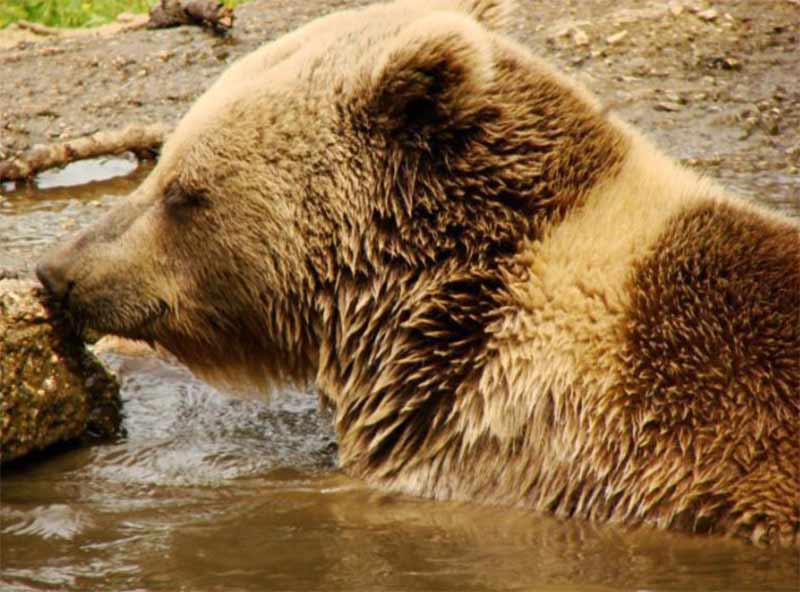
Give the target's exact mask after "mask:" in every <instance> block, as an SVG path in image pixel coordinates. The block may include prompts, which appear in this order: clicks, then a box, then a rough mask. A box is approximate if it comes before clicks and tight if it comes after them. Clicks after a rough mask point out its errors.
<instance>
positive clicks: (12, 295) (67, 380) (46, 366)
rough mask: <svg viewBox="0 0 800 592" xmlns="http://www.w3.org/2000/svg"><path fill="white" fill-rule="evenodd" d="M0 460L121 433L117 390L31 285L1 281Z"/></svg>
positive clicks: (35, 287) (107, 374)
mask: <svg viewBox="0 0 800 592" xmlns="http://www.w3.org/2000/svg"><path fill="white" fill-rule="evenodd" d="M0 393H2V394H1V395H0V421H1V422H2V423H1V424H0V427H1V428H2V434H1V435H0V462H8V461H10V460H14V459H17V458H19V457H21V456H24V455H26V454H28V453H30V452H33V451H36V450H41V449H44V448H46V447H48V446H50V445H52V444H55V443H58V442H64V441H68V440H74V439H78V438H110V437H113V436H114V435H116V434H117V433H118V432H119V429H120V422H121V402H120V397H119V385H118V383H117V381H116V379H115V378H114V376H113V375H111V374H110V373H109V372H108V371H107V370H106V369H105V368H104V367H103V365H102V364H101V363H100V362H99V361H98V360H97V358H95V357H94V355H93V354H91V353H90V352H89V351H87V350H86V348H85V346H84V344H83V343H82V342H81V341H80V340H79V339H78V338H77V337H76V336H75V335H74V334H73V333H72V332H70V330H69V329H68V327H67V326H66V324H65V323H64V322H62V321H60V320H59V319H58V318H55V317H53V316H52V315H51V314H50V313H49V312H48V310H47V309H46V307H45V306H44V305H43V304H42V300H41V297H40V292H39V288H38V287H37V285H36V284H34V283H33V282H28V281H20V280H0Z"/></svg>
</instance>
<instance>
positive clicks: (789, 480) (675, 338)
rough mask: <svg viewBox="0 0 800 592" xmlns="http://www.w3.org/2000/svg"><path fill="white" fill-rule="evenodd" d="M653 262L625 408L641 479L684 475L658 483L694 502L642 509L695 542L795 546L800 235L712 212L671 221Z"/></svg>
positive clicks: (703, 209) (629, 343)
mask: <svg viewBox="0 0 800 592" xmlns="http://www.w3.org/2000/svg"><path fill="white" fill-rule="evenodd" d="M653 253H654V254H653V255H652V256H650V257H648V258H647V259H646V260H644V261H643V262H642V263H641V264H640V265H639V267H638V269H637V270H636V273H635V275H634V277H633V280H632V283H631V290H632V292H633V298H632V307H631V310H630V316H629V318H628V320H627V327H626V330H627V334H626V344H625V352H624V354H623V359H624V364H625V368H626V369H627V372H626V376H625V380H624V395H623V400H622V401H620V403H621V404H622V405H624V406H625V408H626V409H627V411H628V413H627V417H628V418H631V420H632V428H633V429H634V430H636V431H637V432H638V434H637V436H636V437H635V442H634V445H635V447H636V460H635V461H632V462H635V463H636V465H637V467H639V468H637V469H636V471H638V472H642V471H647V470H649V468H650V467H651V466H652V465H654V464H658V465H661V466H663V467H670V466H672V467H676V466H677V467H680V469H679V470H680V471H682V472H683V474H682V475H669V476H666V475H665V476H663V478H660V477H653V476H651V477H650V478H649V479H648V481H649V482H650V483H652V482H653V480H654V479H655V480H656V481H658V480H659V479H662V480H663V482H664V483H667V482H672V483H675V482H679V483H681V486H680V489H682V490H683V491H684V492H691V496H690V497H687V498H686V499H683V500H678V498H679V497H680V496H679V495H675V496H673V495H671V494H668V495H669V497H670V498H672V499H673V500H674V503H673V505H672V506H671V507H670V506H667V507H664V505H660V506H659V507H658V508H656V507H655V505H654V507H653V508H652V509H651V510H649V511H648V510H647V508H646V507H645V508H640V510H641V509H644V510H645V511H647V512H648V515H647V516H646V517H647V518H651V519H654V520H655V519H661V520H663V518H664V513H665V512H670V513H671V516H670V518H669V522H670V523H671V524H672V525H673V526H677V527H685V528H689V529H690V530H694V531H702V530H714V531H715V532H719V531H723V532H727V533H729V534H738V535H744V536H746V537H748V538H751V539H753V540H754V541H764V542H766V541H777V540H780V541H784V542H786V541H789V542H791V541H792V540H795V541H796V540H797V537H798V533H799V532H800V233H799V232H798V228H797V227H796V226H794V225H792V224H789V223H786V222H777V221H770V220H769V219H766V218H762V217H759V216H758V215H756V214H753V213H750V212H747V211H746V210H740V209H735V208H734V207H732V206H729V205H722V204H710V205H708V204H707V205H703V206H700V207H697V208H695V209H692V210H690V211H687V212H685V213H683V214H682V215H680V216H678V217H677V218H675V219H674V220H672V221H671V223H670V224H669V226H668V228H667V230H666V231H665V232H664V234H663V235H662V236H661V238H660V240H659V241H658V244H657V245H656V246H655V247H654V249H653ZM637 475H638V473H637V474H634V475H632V480H633V481H636V480H637ZM684 486H685V487H684Z"/></svg>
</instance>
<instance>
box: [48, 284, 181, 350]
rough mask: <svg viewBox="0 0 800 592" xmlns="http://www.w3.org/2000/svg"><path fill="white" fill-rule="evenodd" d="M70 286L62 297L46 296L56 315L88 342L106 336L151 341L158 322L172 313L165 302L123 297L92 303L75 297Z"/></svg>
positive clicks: (49, 307)
mask: <svg viewBox="0 0 800 592" xmlns="http://www.w3.org/2000/svg"><path fill="white" fill-rule="evenodd" d="M74 292H75V291H74V289H70V290H68V291H67V293H66V294H65V295H64V297H63V298H61V299H58V300H57V299H53V298H52V297H51V298H47V297H45V303H46V305H47V307H48V309H49V310H50V311H51V314H53V315H54V317H58V318H60V319H61V320H62V321H63V322H64V323H65V324H66V325H67V326H68V327H69V328H70V330H71V331H72V332H74V333H75V334H76V335H77V336H78V337H79V338H80V339H81V340H83V341H86V342H90V343H91V342H94V341H97V339H99V338H100V337H102V336H104V335H117V336H119V337H125V338H128V339H138V340H142V341H148V342H152V341H154V340H155V334H156V332H157V330H158V327H159V325H160V324H161V323H162V321H163V319H164V318H165V317H166V316H167V313H168V312H169V305H168V304H167V302H166V301H164V300H160V299H154V300H152V301H148V302H143V303H135V302H131V301H125V300H124V298H119V299H112V298H110V297H103V298H98V299H96V300H94V301H93V302H91V304H89V303H85V302H82V301H81V300H80V299H78V298H75V294H74Z"/></svg>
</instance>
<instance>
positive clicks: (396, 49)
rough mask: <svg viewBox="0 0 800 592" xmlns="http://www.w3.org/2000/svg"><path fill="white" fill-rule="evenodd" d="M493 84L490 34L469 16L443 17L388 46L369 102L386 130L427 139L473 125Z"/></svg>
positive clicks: (424, 22) (430, 19) (419, 25)
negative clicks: (490, 85) (470, 121)
mask: <svg viewBox="0 0 800 592" xmlns="http://www.w3.org/2000/svg"><path fill="white" fill-rule="evenodd" d="M492 78H493V66H492V52H491V46H490V40H489V35H488V34H487V32H486V31H485V30H484V29H483V28H482V27H481V26H480V25H478V24H477V23H476V22H475V21H474V20H473V19H471V18H469V17H468V16H466V15H461V14H457V13H454V12H439V13H435V14H433V15H431V16H428V17H425V18H422V19H420V20H417V21H414V22H413V23H412V24H410V25H409V26H408V27H407V28H406V29H404V30H402V31H401V32H400V33H399V34H398V35H397V37H395V38H394V39H392V40H391V41H389V42H388V47H387V48H386V49H385V51H384V52H383V54H382V55H381V56H380V58H379V59H378V62H377V65H376V67H375V68H374V70H373V71H372V76H371V77H370V83H369V84H370V86H371V89H370V92H369V95H370V98H369V99H368V102H369V103H370V109H371V112H372V114H373V116H374V117H375V118H376V123H377V124H378V125H379V126H380V127H382V128H383V129H384V130H386V131H388V132H390V133H396V134H397V135H400V136H406V137H409V138H412V137H413V138H415V139H423V138H424V137H426V136H427V137H429V136H431V135H433V134H435V133H436V132H437V131H442V130H446V129H453V128H457V127H461V126H463V125H465V124H466V123H468V122H469V119H470V117H471V116H472V115H474V114H475V113H476V111H477V110H478V109H479V107H480V106H481V104H482V101H481V98H482V96H483V95H484V94H485V92H486V87H487V86H488V85H489V84H490V83H491V82H492Z"/></svg>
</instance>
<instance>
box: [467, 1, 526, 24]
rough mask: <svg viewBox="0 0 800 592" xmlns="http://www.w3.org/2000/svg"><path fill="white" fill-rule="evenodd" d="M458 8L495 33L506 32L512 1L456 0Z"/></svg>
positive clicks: (512, 7)
mask: <svg viewBox="0 0 800 592" xmlns="http://www.w3.org/2000/svg"><path fill="white" fill-rule="evenodd" d="M456 2H457V5H458V7H459V8H460V9H461V10H463V11H464V12H466V13H467V14H469V15H470V16H471V17H472V18H474V19H475V20H476V21H478V22H479V23H481V24H483V25H485V26H486V27H488V28H490V29H493V30H495V31H507V30H508V29H509V27H510V25H511V14H512V13H513V12H514V8H515V2H514V0H456Z"/></svg>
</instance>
